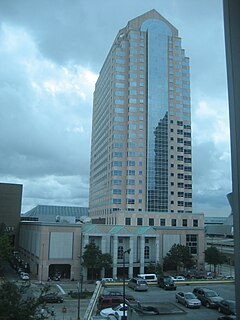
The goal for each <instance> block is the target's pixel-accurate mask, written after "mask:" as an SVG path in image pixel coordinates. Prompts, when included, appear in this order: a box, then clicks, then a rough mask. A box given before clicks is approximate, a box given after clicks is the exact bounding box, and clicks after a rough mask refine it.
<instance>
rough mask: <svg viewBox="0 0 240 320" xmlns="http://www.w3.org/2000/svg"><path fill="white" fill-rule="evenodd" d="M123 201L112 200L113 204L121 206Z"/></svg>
mask: <svg viewBox="0 0 240 320" xmlns="http://www.w3.org/2000/svg"><path fill="white" fill-rule="evenodd" d="M121 202H122V200H121V199H112V203H113V204H121Z"/></svg>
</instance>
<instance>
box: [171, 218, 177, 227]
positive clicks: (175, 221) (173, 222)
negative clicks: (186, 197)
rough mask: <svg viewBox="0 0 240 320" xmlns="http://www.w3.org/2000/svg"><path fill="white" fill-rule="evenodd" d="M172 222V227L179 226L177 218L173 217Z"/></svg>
mask: <svg viewBox="0 0 240 320" xmlns="http://www.w3.org/2000/svg"><path fill="white" fill-rule="evenodd" d="M171 223H172V227H176V226H177V219H172V221H171Z"/></svg>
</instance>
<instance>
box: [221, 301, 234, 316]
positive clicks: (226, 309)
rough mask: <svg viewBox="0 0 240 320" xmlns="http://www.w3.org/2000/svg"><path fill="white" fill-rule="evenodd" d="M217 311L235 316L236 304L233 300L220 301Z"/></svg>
mask: <svg viewBox="0 0 240 320" xmlns="http://www.w3.org/2000/svg"><path fill="white" fill-rule="evenodd" d="M218 311H219V312H222V313H224V314H228V315H235V314H236V302H235V301H234V300H225V299H224V300H222V301H220V302H219V304H218Z"/></svg>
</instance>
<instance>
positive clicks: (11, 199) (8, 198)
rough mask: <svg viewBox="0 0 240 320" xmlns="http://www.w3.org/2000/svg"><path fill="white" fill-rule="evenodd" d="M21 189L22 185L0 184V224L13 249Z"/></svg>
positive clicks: (20, 203)
mask: <svg viewBox="0 0 240 320" xmlns="http://www.w3.org/2000/svg"><path fill="white" fill-rule="evenodd" d="M22 189H23V186H22V184H16V183H0V224H2V223H3V224H4V225H5V227H6V230H7V231H8V234H9V235H10V239H11V242H12V245H13V246H14V247H15V249H16V247H17V244H18V229H19V222H20V215H21V206H22Z"/></svg>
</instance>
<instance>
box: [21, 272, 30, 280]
mask: <svg viewBox="0 0 240 320" xmlns="http://www.w3.org/2000/svg"><path fill="white" fill-rule="evenodd" d="M20 278H21V279H22V280H29V279H30V278H29V274H28V273H26V272H21V274H20Z"/></svg>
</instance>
